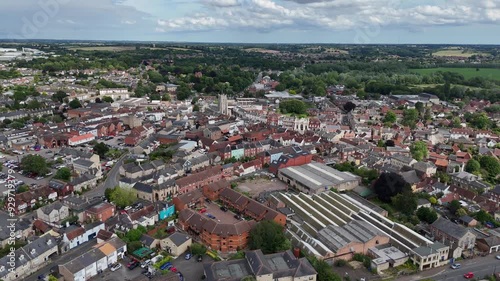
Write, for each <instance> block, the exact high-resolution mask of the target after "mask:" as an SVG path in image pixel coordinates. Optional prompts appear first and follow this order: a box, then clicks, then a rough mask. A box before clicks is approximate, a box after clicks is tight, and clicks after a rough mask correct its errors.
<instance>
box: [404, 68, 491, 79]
mask: <svg viewBox="0 0 500 281" xmlns="http://www.w3.org/2000/svg"><path fill="white" fill-rule="evenodd" d="M411 71H412V72H415V73H419V74H422V75H430V74H432V73H434V72H437V71H443V72H445V71H449V72H456V73H459V74H462V75H463V76H464V78H465V79H470V78H473V77H484V78H490V79H495V80H500V69H497V68H478V69H476V68H454V67H437V68H422V69H412V70H411Z"/></svg>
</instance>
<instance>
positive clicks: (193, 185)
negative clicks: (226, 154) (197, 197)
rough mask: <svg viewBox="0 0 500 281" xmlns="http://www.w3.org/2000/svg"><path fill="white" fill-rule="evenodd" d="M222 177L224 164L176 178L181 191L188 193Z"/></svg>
mask: <svg viewBox="0 0 500 281" xmlns="http://www.w3.org/2000/svg"><path fill="white" fill-rule="evenodd" d="M220 179H222V166H220V165H217V166H213V167H209V168H207V169H205V170H203V171H200V172H197V173H194V174H191V175H188V176H186V177H183V178H180V179H177V180H175V183H176V185H177V187H178V190H179V193H181V194H182V193H187V192H189V191H192V190H194V189H198V188H201V187H203V186H204V185H207V184H209V183H213V182H216V181H219V180H220Z"/></svg>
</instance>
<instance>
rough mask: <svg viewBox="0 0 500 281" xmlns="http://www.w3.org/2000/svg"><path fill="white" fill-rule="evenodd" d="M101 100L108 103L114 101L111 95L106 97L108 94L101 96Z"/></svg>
mask: <svg viewBox="0 0 500 281" xmlns="http://www.w3.org/2000/svg"><path fill="white" fill-rule="evenodd" d="M102 101H103V102H109V103H111V102H114V100H113V98H112V97H108V96H104V97H102Z"/></svg>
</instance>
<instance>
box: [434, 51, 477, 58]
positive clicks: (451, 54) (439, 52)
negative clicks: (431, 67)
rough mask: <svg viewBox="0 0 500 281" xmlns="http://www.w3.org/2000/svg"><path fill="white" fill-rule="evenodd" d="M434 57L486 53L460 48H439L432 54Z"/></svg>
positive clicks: (467, 55)
mask: <svg viewBox="0 0 500 281" xmlns="http://www.w3.org/2000/svg"><path fill="white" fill-rule="evenodd" d="M432 55H433V56H435V57H466V58H468V57H472V56H474V55H486V54H484V53H480V52H475V51H472V50H462V49H446V50H440V51H437V52H435V53H433V54H432Z"/></svg>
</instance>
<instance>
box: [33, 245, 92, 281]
mask: <svg viewBox="0 0 500 281" xmlns="http://www.w3.org/2000/svg"><path fill="white" fill-rule="evenodd" d="M94 245H97V239H92V240H91V241H89V242H87V243H85V244H82V245H80V246H78V247H76V248H75V249H72V250H70V251H68V252H66V253H64V254H63V255H59V256H56V257H54V258H53V259H52V262H51V263H49V264H48V265H46V266H45V267H43V268H42V269H40V270H38V271H37V272H35V273H33V274H32V275H30V276H29V277H27V278H25V279H24V280H25V281H38V280H39V279H38V276H40V275H42V274H44V273H49V272H50V270H51V269H52V268H53V267H55V266H57V265H59V264H63V263H65V262H68V261H71V260H72V259H74V258H76V257H77V256H79V255H82V254H84V253H86V252H87V251H88V250H90V249H91V248H92V247H93V246H94Z"/></svg>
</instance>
